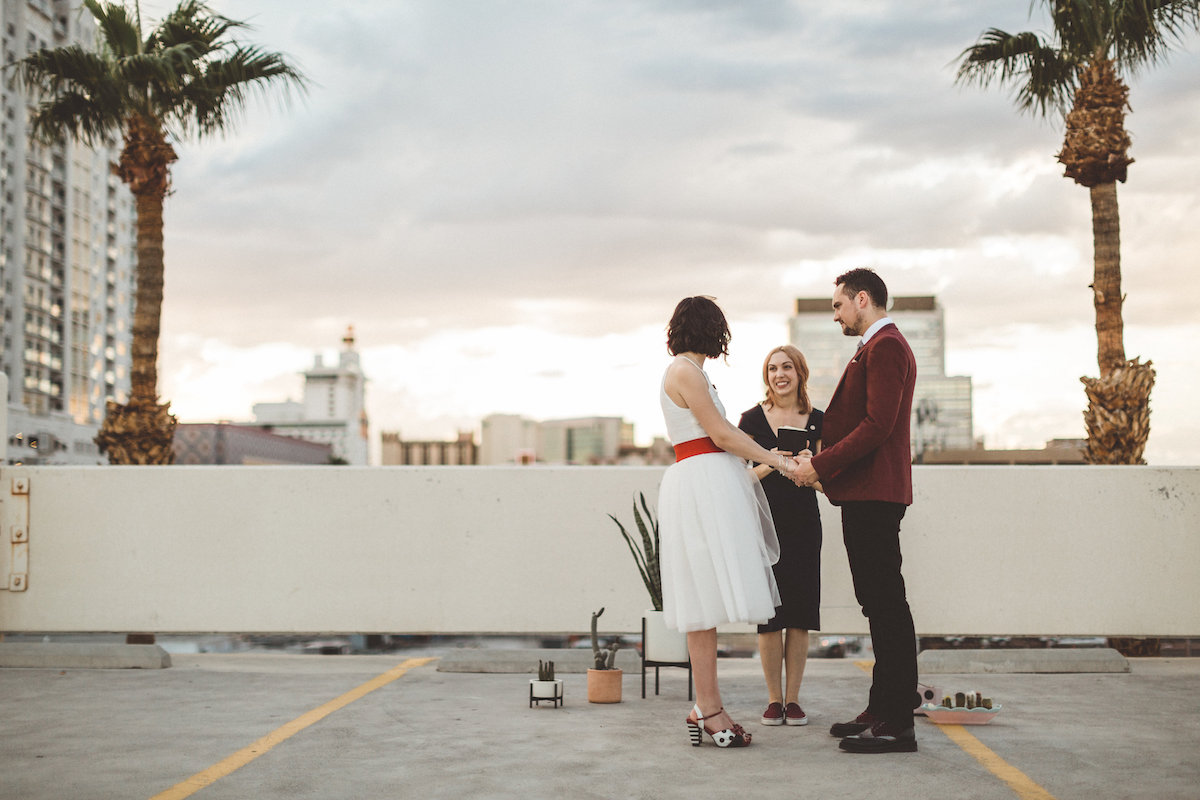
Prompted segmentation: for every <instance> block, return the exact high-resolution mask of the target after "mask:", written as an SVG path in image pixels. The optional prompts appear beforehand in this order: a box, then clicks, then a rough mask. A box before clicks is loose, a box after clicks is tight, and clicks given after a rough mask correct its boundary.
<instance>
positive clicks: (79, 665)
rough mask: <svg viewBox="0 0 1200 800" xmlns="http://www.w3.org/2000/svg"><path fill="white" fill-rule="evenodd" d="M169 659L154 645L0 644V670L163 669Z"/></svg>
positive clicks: (168, 662) (168, 664)
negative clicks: (14, 668)
mask: <svg viewBox="0 0 1200 800" xmlns="http://www.w3.org/2000/svg"><path fill="white" fill-rule="evenodd" d="M169 666H171V656H170V654H169V653H168V652H167V651H166V650H163V649H162V648H161V647H159V646H158V645H156V644H74V643H67V642H0V667H23V668H26V669H165V668H167V667H169Z"/></svg>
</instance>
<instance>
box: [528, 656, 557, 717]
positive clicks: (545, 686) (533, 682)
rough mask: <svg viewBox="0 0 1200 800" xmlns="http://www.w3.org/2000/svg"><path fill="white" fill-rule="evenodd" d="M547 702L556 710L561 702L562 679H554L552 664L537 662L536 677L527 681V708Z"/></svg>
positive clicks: (551, 662)
mask: <svg viewBox="0 0 1200 800" xmlns="http://www.w3.org/2000/svg"><path fill="white" fill-rule="evenodd" d="M543 701H549V702H552V703H553V704H554V707H555V708H558V707H559V705H561V704H562V701H563V682H562V678H555V677H554V662H553V661H542V660H540V659H539V660H538V676H537V677H536V678H530V679H529V707H530V708H533V704H534V703H537V704H538V705H541V704H542V702H543Z"/></svg>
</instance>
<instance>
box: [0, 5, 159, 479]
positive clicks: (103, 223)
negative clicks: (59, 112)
mask: <svg viewBox="0 0 1200 800" xmlns="http://www.w3.org/2000/svg"><path fill="white" fill-rule="evenodd" d="M94 41H95V25H94V23H93V22H92V19H91V17H90V15H87V14H80V13H78V3H77V2H74V1H73V0H36V1H33V2H31V1H29V0H21V1H20V2H18V1H17V0H0V64H10V63H12V62H14V61H16V60H19V59H20V58H23V57H24V56H25V55H27V54H29V53H32V52H34V51H36V50H38V49H41V48H43V47H59V46H64V45H71V44H78V45H81V46H83V47H84V48H86V49H89V50H90V49H92V47H93V43H94ZM29 108H30V104H29V98H28V97H26V96H25V94H24V92H23V90H22V89H21V87H20V86H19V84H18V83H17V82H16V81H15V80H13V78H12V73H11V72H6V73H5V80H4V81H2V82H0V315H2V318H3V325H2V326H0V331H2V336H0V372H3V373H4V374H6V375H8V377H9V390H8V392H7V396H6V397H5V398H0V399H2V400H3V402H5V404H6V407H7V410H8V411H9V418H8V421H9V424H8V430H7V431H6V432H5V435H6V438H7V439H8V440H9V441H10V442H14V441H15V442H18V443H20V444H10V450H9V453H8V458H9V459H10V460H24V463H54V464H95V463H102V462H103V459H102V458H101V457H100V456H99V453H98V452H97V451H96V448H95V445H94V444H92V438H93V437H94V436H95V435H96V432H97V430H98V429H99V424H100V422H101V421H102V420H103V418H104V413H105V404H106V401H107V400H109V399H113V400H117V401H118V402H123V401H124V400H125V399H126V396H127V393H128V391H129V372H130V363H131V359H132V356H131V350H130V340H131V331H132V319H133V282H134V276H133V267H134V247H133V242H134V239H135V236H134V220H135V211H134V206H133V201H132V198H131V196H130V194H129V191H128V189H127V188H126V187H125V186H124V185H123V184H122V183H121V182H120V180H118V179H117V177H116V176H114V175H113V174H112V170H111V167H110V165H111V163H112V162H114V161H116V159H117V157H118V146H117V145H114V146H113V147H110V148H105V147H100V148H88V147H84V146H82V145H80V144H78V143H76V142H73V141H69V142H65V143H58V144H53V145H45V144H42V143H40V142H38V141H36V140H34V139H33V138H32V137H31V136H30V131H29V129H28V119H29ZM31 442H36V443H37V446H36V447H30V446H29V444H30V443H31Z"/></svg>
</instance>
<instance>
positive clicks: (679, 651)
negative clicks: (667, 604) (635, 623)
mask: <svg viewBox="0 0 1200 800" xmlns="http://www.w3.org/2000/svg"><path fill="white" fill-rule="evenodd" d="M642 616H643V618H644V619H645V626H646V627H645V629H644V630H645V632H646V635H645V638H644V639H643V641H642V652H643V653H644V654H645V657H646V660H647V661H655V662H658V663H660V664H686V663H688V647H687V634H686V633H682V632H680V631H677V630H674V629H672V628H668V627H667V624H666V623H665V622H664V621H663V612H661V611H655V610H654V609H652V608H650V609H646V611H645V612H644V613H643V614H642Z"/></svg>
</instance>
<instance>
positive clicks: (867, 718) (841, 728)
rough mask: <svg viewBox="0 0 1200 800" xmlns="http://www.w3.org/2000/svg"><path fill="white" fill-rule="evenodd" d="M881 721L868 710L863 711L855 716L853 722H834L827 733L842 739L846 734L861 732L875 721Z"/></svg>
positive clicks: (852, 734) (851, 734)
mask: <svg viewBox="0 0 1200 800" xmlns="http://www.w3.org/2000/svg"><path fill="white" fill-rule="evenodd" d="M882 721H883V720H881V719H879V717H877V716H875V715H874V714H872V713H871V712H870V711H864V712H862V713H861V714H859V715H858V716H857V717H855V718H854V721H853V722H835V723H834V724H833V727H832V728H830V729H829V735H830V736H836V737H837V738H839V739H843V738H845V737H847V736H854V735H855V734H859V733H862V732H863V731H865V730H867V729H869V728H870V727H871V726H872V725H874V724H875V723H877V722H882Z"/></svg>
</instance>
